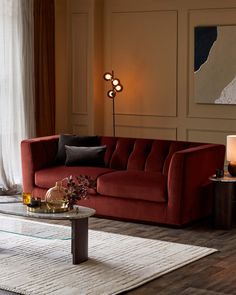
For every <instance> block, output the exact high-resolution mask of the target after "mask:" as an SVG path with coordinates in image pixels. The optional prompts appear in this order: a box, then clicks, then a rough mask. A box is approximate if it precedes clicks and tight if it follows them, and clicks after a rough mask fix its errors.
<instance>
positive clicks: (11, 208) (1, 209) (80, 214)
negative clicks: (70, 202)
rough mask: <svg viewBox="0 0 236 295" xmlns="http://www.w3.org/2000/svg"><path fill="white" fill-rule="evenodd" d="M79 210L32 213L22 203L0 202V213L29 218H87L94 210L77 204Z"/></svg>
mask: <svg viewBox="0 0 236 295" xmlns="http://www.w3.org/2000/svg"><path fill="white" fill-rule="evenodd" d="M77 207H78V208H79V210H76V208H75V209H73V210H70V211H67V212H63V213H33V212H29V211H28V210H27V206H26V205H23V203H4V204H3V203H0V213H3V214H10V215H17V216H23V217H31V218H41V219H54V220H55V219H56V220H71V219H81V218H87V217H90V216H92V215H94V214H95V212H96V211H95V210H94V209H92V208H87V207H83V206H77Z"/></svg>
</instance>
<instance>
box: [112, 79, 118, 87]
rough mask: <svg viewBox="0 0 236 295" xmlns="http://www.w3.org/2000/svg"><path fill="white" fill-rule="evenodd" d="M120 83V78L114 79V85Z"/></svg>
mask: <svg viewBox="0 0 236 295" xmlns="http://www.w3.org/2000/svg"><path fill="white" fill-rule="evenodd" d="M119 84H120V80H119V79H117V78H115V79H114V80H112V85H113V86H116V85H119Z"/></svg>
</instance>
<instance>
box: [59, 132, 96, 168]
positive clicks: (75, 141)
mask: <svg viewBox="0 0 236 295" xmlns="http://www.w3.org/2000/svg"><path fill="white" fill-rule="evenodd" d="M65 145H68V146H98V145H99V138H98V137H97V136H78V135H71V134H60V137H59V141H58V151H57V155H56V158H55V162H56V164H65V160H66V150H65Z"/></svg>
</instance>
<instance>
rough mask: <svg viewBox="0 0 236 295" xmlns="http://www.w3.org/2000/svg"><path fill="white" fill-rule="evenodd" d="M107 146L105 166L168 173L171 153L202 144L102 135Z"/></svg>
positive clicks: (102, 139)
mask: <svg viewBox="0 0 236 295" xmlns="http://www.w3.org/2000/svg"><path fill="white" fill-rule="evenodd" d="M100 139H101V144H102V145H106V146H107V150H106V154H105V163H106V166H108V167H110V168H113V169H116V170H143V171H148V172H161V173H164V174H167V173H168V169H169V165H170V161H171V158H172V156H173V154H174V153H175V152H177V151H180V150H184V149H187V148H190V147H195V146H200V145H203V144H202V143H194V142H187V141H172V140H155V139H135V138H124V137H108V136H102V137H101V138H100Z"/></svg>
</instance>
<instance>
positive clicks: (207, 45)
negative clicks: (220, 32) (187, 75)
mask: <svg viewBox="0 0 236 295" xmlns="http://www.w3.org/2000/svg"><path fill="white" fill-rule="evenodd" d="M216 39H217V27H216V26H208V27H195V28H194V72H196V71H197V70H199V68H200V67H201V65H202V64H204V63H205V62H206V60H207V58H208V55H209V52H210V50H211V47H212V45H213V43H214V42H215V41H216Z"/></svg>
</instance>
